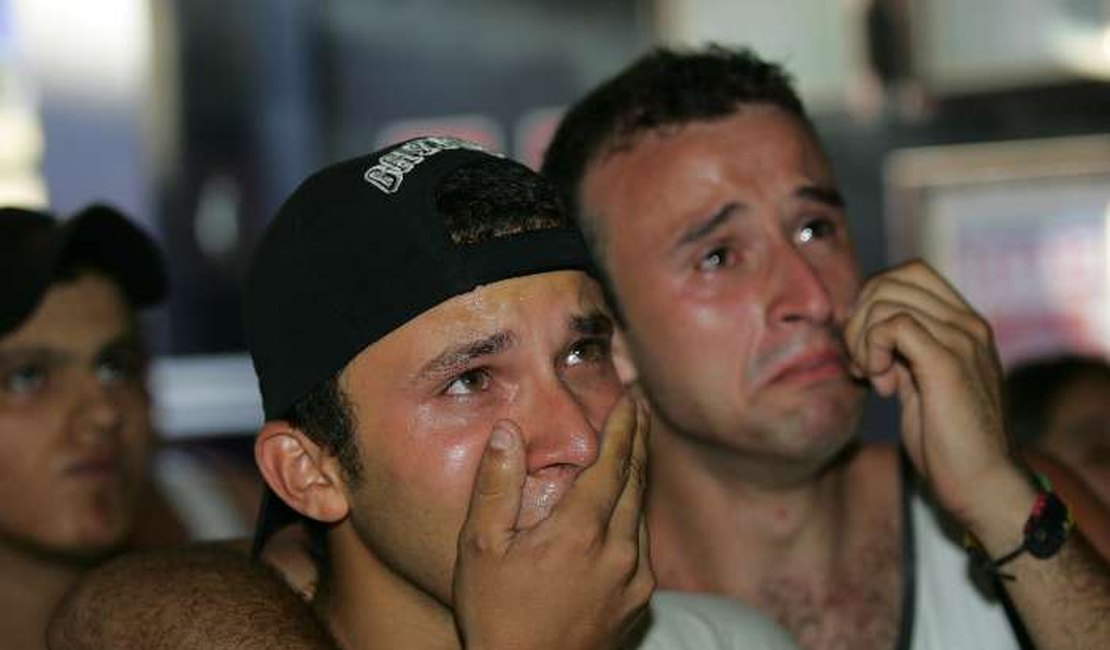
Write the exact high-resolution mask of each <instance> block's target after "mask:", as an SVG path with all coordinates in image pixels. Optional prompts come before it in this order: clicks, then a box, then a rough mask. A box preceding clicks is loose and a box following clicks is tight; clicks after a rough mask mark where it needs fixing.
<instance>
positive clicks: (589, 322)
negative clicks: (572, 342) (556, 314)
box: [570, 311, 613, 336]
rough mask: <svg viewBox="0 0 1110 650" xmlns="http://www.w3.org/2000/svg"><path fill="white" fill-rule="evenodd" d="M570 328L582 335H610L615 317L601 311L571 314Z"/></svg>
mask: <svg viewBox="0 0 1110 650" xmlns="http://www.w3.org/2000/svg"><path fill="white" fill-rule="evenodd" d="M570 329H571V331H572V332H574V333H575V334H580V335H582V336H609V335H610V334H612V333H613V319H612V318H609V317H608V316H606V315H605V314H603V313H601V312H599V311H595V312H590V313H589V314H585V315H582V316H571V317H570Z"/></svg>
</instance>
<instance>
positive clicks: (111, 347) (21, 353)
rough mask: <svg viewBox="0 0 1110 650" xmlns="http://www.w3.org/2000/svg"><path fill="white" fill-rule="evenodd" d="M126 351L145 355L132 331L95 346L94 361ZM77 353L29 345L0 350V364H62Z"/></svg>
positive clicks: (72, 358)
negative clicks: (36, 362) (35, 362)
mask: <svg viewBox="0 0 1110 650" xmlns="http://www.w3.org/2000/svg"><path fill="white" fill-rule="evenodd" d="M120 352H126V353H131V354H136V355H139V356H140V357H143V356H145V354H146V348H145V347H144V346H143V344H142V341H141V340H140V339H139V337H138V336H137V335H135V334H133V333H128V334H122V335H120V336H117V337H115V338H113V339H110V340H108V341H106V342H105V343H104V345H101V346H100V347H99V348H97V350H96V352H95V353H94V354H93V359H94V361H95V362H99V361H100V360H101V359H103V358H104V357H107V356H110V355H112V354H118V353H120ZM76 356H77V355H76V354H74V352H73V351H71V350H65V349H59V348H56V347H52V346H49V345H29V346H26V347H12V348H10V349H7V350H0V364H3V365H17V364H20V363H26V362H28V361H46V362H48V363H51V364H55V365H58V364H64V363H69V362H71V361H73V360H74V358H75V357H76Z"/></svg>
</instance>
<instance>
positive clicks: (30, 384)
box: [4, 366, 46, 395]
mask: <svg viewBox="0 0 1110 650" xmlns="http://www.w3.org/2000/svg"><path fill="white" fill-rule="evenodd" d="M45 383H46V370H44V369H43V368H40V367H39V366H23V367H22V368H16V369H15V370H13V371H11V372H9V373H8V374H6V375H4V391H5V392H7V393H10V394H12V395H28V394H30V393H33V392H35V391H37V390H38V389H39V388H41V387H42V386H43V384H45Z"/></svg>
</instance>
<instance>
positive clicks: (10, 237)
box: [0, 204, 167, 336]
mask: <svg viewBox="0 0 1110 650" xmlns="http://www.w3.org/2000/svg"><path fill="white" fill-rule="evenodd" d="M67 262H73V263H75V266H77V267H88V268H92V269H96V270H98V271H102V272H104V273H106V274H107V275H108V276H109V277H111V278H112V279H113V280H114V281H115V282H116V283H117V284H118V285H119V286H120V288H121V289H122V290H123V293H124V295H125V296H126V297H127V300H128V302H129V303H130V304H131V305H132V306H133V307H146V306H149V305H153V304H155V303H157V302H159V301H160V300H162V298H163V297H165V294H166V285H167V283H166V272H165V269H164V267H163V265H162V256H161V254H160V253H159V252H158V247H157V246H156V245H155V244H154V242H153V241H152V240H151V238H150V237H149V236H147V235H146V233H144V232H143V231H142V230H140V229H139V228H138V227H137V226H135V225H133V224H132V223H131V222H130V221H129V220H128V219H127V218H126V217H124V216H123V214H121V213H120V212H119V211H118V210H116V209H114V208H111V207H109V206H107V205H102V204H96V205H91V206H89V207H87V208H85V209H83V210H81V211H80V212H78V213H77V214H75V215H74V216H73V217H72V218H70V219H66V220H58V219H57V218H55V217H54V215H52V214H50V213H48V212H41V211H38V210H25V209H22V208H0V336H3V335H5V334H7V333H9V332H11V331H13V330H15V329H17V328H18V327H19V325H20V324H21V323H23V321H24V320H26V319H27V317H28V316H30V315H31V313H32V312H34V310H35V308H36V307H37V306H38V304H39V302H40V301H41V300H42V298H43V296H44V295H45V294H46V291H47V289H48V288H49V287H50V285H51V284H53V282H54V281H55V280H56V276H57V272H58V270H59V267H60V266H61V265H62V264H65V263H67Z"/></svg>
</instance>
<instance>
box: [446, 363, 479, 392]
mask: <svg viewBox="0 0 1110 650" xmlns="http://www.w3.org/2000/svg"><path fill="white" fill-rule="evenodd" d="M489 385H490V375H489V372H488V371H486V370H485V369H483V368H474V369H472V370H467V371H466V372H463V373H461V374H459V375H457V376H456V377H455V378H454V379H452V380H451V382H450V383H449V384H447V388H446V389H444V391H443V394H444V395H453V396H459V395H473V394H474V393H478V392H481V391H484V390H486V389H488V388H489Z"/></svg>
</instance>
